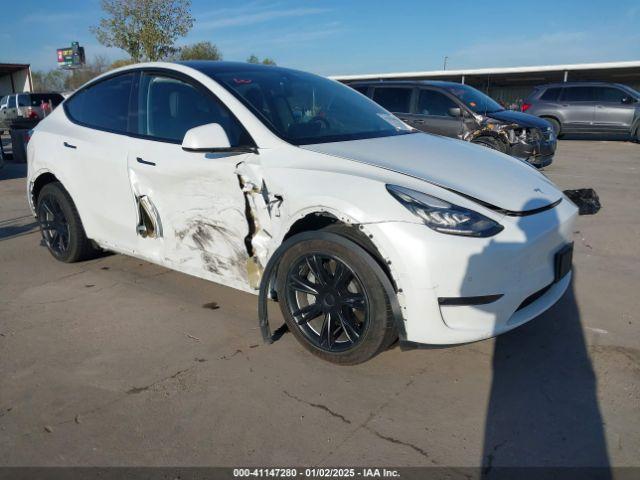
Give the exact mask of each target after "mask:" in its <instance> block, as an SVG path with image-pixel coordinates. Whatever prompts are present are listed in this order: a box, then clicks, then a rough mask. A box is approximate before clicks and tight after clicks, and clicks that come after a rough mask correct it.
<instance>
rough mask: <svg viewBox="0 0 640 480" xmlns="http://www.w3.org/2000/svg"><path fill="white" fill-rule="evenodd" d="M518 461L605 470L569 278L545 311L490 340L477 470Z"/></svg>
mask: <svg viewBox="0 0 640 480" xmlns="http://www.w3.org/2000/svg"><path fill="white" fill-rule="evenodd" d="M521 465H522V466H545V467H550V466H570V467H600V469H599V470H598V471H597V472H594V471H591V472H590V474H593V473H597V478H598V479H606V478H610V472H609V465H610V464H609V456H608V452H607V444H606V440H605V435H604V430H603V420H602V414H601V412H600V407H599V405H598V399H597V385H596V378H595V373H594V371H593V366H592V364H591V360H590V358H589V353H588V350H587V346H586V343H585V338H584V333H583V329H582V324H581V322H580V312H579V309H578V305H577V303H576V299H575V294H574V291H573V284H572V285H571V287H570V288H569V290H567V292H566V293H565V295H564V297H563V298H562V299H561V300H560V301H559V302H558V303H557V304H556V305H555V306H554V307H553V308H551V309H550V310H549V311H547V312H546V313H544V314H542V315H541V316H540V317H538V318H536V319H534V320H533V321H531V322H530V323H528V324H526V325H524V326H522V327H520V328H518V329H516V330H514V331H512V332H510V333H507V334H504V335H502V336H500V337H498V338H496V340H495V347H494V353H493V381H492V385H491V393H490V397H489V404H488V409H487V416H486V422H485V434H484V447H483V458H482V466H483V471H482V472H483V478H495V477H494V475H492V470H493V468H494V467H496V466H511V467H512V466H521ZM574 473H578V472H574ZM583 473H585V474H586V473H587V472H586V471H585V472H583ZM587 476H588V475H585V477H587ZM589 478H595V477H593V476H589Z"/></svg>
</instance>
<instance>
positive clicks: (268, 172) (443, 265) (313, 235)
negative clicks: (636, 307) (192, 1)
mask: <svg viewBox="0 0 640 480" xmlns="http://www.w3.org/2000/svg"><path fill="white" fill-rule="evenodd" d="M28 159H29V173H28V199H29V202H30V204H31V207H32V209H33V212H34V214H35V215H36V217H37V219H38V221H39V223H40V227H41V230H42V236H43V238H44V241H45V243H46V245H47V247H48V248H49V250H50V251H51V253H52V255H53V256H54V257H55V258H56V259H58V260H61V261H64V262H75V261H79V260H82V259H86V258H89V257H90V256H91V255H92V254H94V253H95V252H96V251H97V250H99V249H103V250H110V251H114V252H120V253H123V254H126V255H132V256H135V257H139V258H142V259H145V260H148V261H150V262H153V263H157V264H160V265H164V266H166V267H168V268H171V269H175V270H179V271H181V272H185V273H188V274H191V275H196V276H198V277H202V278H205V279H207V280H211V281H214V282H218V283H221V284H224V285H228V286H231V287H234V288H238V289H241V290H245V291H247V292H252V293H256V294H259V295H260V301H261V305H264V303H265V302H266V299H267V298H272V299H277V301H278V302H279V303H280V306H281V309H282V314H283V316H284V318H285V320H286V323H287V326H288V328H289V329H290V330H291V331H292V332H293V334H294V335H295V336H296V338H297V339H298V340H299V341H300V342H301V343H302V344H303V345H304V346H305V347H306V348H307V349H309V350H310V351H311V352H313V353H315V354H316V355H318V356H320V357H322V358H324V359H326V360H329V361H333V362H336V363H342V364H353V363H358V362H362V361H365V360H367V359H369V358H371V357H372V356H373V355H375V354H376V353H377V352H379V351H380V350H381V349H384V348H385V347H387V346H388V345H389V344H390V343H391V342H393V341H394V340H395V339H396V338H398V336H399V337H400V339H401V340H403V341H410V342H419V343H430V344H452V343H460V342H469V341H474V340H479V339H484V338H488V337H491V336H493V335H497V334H500V333H503V332H505V331H507V330H510V329H512V328H514V327H517V326H518V325H521V324H523V323H524V322H526V321H528V320H530V319H532V318H534V317H536V316H537V315H539V314H540V313H541V312H543V311H544V310H545V309H547V308H549V307H550V306H551V305H553V304H554V303H555V302H556V301H557V300H558V299H559V298H560V297H561V296H562V294H563V293H564V291H565V290H566V289H567V286H568V285H569V283H570V281H571V254H572V243H571V234H572V225H573V222H574V219H575V217H576V215H577V208H576V207H575V205H574V204H572V203H571V202H570V201H569V200H568V199H567V198H566V197H565V196H564V195H563V194H562V192H561V191H560V190H558V188H556V187H555V186H554V185H553V184H552V183H551V182H550V181H549V180H547V179H546V178H545V177H544V176H543V175H542V174H541V173H538V172H537V171H536V170H535V169H533V168H531V167H530V166H528V165H527V164H525V163H524V162H521V161H519V160H516V159H513V158H511V157H509V156H507V155H503V154H500V153H497V152H495V151H492V150H489V149H486V148H483V147H478V146H476V145H472V144H469V143H466V142H461V141H458V140H453V139H449V138H443V137H438V136H433V135H429V134H425V133H420V132H418V131H416V130H414V129H412V128H410V127H408V126H407V125H406V124H404V123H403V122H402V121H400V120H398V119H397V118H396V117H394V116H393V115H392V114H390V113H389V112H387V111H385V110H384V109H382V108H381V107H380V106H378V105H377V104H375V103H373V102H372V101H371V100H369V99H368V98H366V97H365V96H363V95H361V94H359V93H357V92H356V91H354V90H352V89H351V88H349V87H346V86H344V85H341V84H340V83H337V82H335V81H332V80H328V79H326V78H322V77H319V76H315V75H312V74H308V73H304V72H300V71H295V70H290V69H285V68H279V67H274V66H262V65H251V64H244V63H229V62H185V63H147V64H139V65H133V66H130V67H125V68H122V69H118V70H114V71H111V72H109V73H107V74H105V75H103V76H101V77H99V78H96V79H95V80H92V81H91V82H90V83H88V84H86V85H85V86H83V87H82V88H80V89H79V90H78V91H77V92H75V93H74V94H73V95H72V96H71V97H69V98H68V99H67V100H65V102H64V103H63V104H62V108H57V109H56V110H54V112H53V113H52V114H51V115H49V116H48V117H47V118H45V119H44V120H43V121H42V122H40V124H39V125H38V126H37V128H36V129H35V131H34V133H33V136H32V138H31V140H30V142H29V145H28ZM261 313H262V315H261V317H262V320H263V321H262V327H263V334H264V335H265V337H267V339H268V335H269V330H268V324H267V323H266V321H265V318H264V317H265V315H264V313H265V312H264V308H262V312H261Z"/></svg>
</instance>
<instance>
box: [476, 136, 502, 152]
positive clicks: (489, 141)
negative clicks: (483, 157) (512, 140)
mask: <svg viewBox="0 0 640 480" xmlns="http://www.w3.org/2000/svg"><path fill="white" fill-rule="evenodd" d="M471 143H475V144H476V145H481V146H483V147H486V148H490V149H491V150H497V151H498V152H501V153H505V152H506V151H507V146H506V145H505V144H504V143H503V142H502V141H501V140H498V139H497V138H494V137H486V136H482V137H478V138H475V139H473V140H472V141H471Z"/></svg>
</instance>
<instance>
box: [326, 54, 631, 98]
mask: <svg viewBox="0 0 640 480" xmlns="http://www.w3.org/2000/svg"><path fill="white" fill-rule="evenodd" d="M331 78H333V79H335V80H339V81H341V82H344V83H350V82H355V81H360V80H378V81H385V80H387V81H388V80H446V81H451V82H460V83H466V84H468V85H471V86H473V87H475V88H477V89H479V90H482V91H484V92H485V93H487V94H488V95H490V96H492V97H493V98H495V99H496V100H503V101H506V102H511V101H514V100H517V99H523V98H525V97H526V96H527V95H528V94H529V93H530V92H531V90H532V89H533V87H535V86H536V85H544V84H545V83H555V82H580V81H599V82H611V83H623V84H626V85H629V86H630V87H632V88H635V89H636V90H640V61H639V60H636V61H630V62H606V63H578V64H569V65H541V66H533V67H507V68H476V69H463V70H431V71H417V72H396V73H371V74H363V75H336V76H332V77H331Z"/></svg>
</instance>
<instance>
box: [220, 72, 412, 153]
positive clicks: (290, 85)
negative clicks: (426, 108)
mask: <svg viewBox="0 0 640 480" xmlns="http://www.w3.org/2000/svg"><path fill="white" fill-rule="evenodd" d="M212 76H213V78H214V79H215V80H217V81H218V82H219V83H221V84H222V85H223V86H224V87H226V88H227V89H228V90H230V91H231V92H232V93H233V94H234V95H235V96H236V97H238V98H239V99H240V100H241V101H242V102H243V103H244V104H245V105H246V106H247V107H249V108H250V109H251V110H252V111H253V112H254V113H256V114H257V115H258V116H259V117H260V118H261V119H262V120H263V122H264V123H265V124H266V125H267V126H268V127H269V128H270V129H271V130H273V131H274V132H275V133H276V134H277V135H278V136H279V137H281V138H283V139H284V140H286V141H288V142H290V143H292V144H294V145H307V144H313V143H327V142H340V141H346V140H359V139H363V138H376V137H388V136H392V135H402V134H406V133H412V132H413V131H414V130H413V129H412V128H411V127H409V126H408V125H406V124H405V123H403V122H402V121H401V120H400V119H398V118H397V117H395V116H394V115H392V114H391V113H389V112H387V111H386V110H384V109H383V108H382V107H380V106H379V105H378V104H376V103H374V102H373V101H371V100H369V99H368V98H367V97H365V96H364V95H361V94H360V93H358V92H356V91H355V90H353V89H352V88H349V87H347V86H345V85H342V84H341V83H338V82H335V81H332V80H328V79H326V78H323V77H319V76H316V75H312V74H309V73H304V72H298V71H294V70H288V69H283V68H278V67H268V68H265V67H262V68H258V69H256V70H245V69H243V70H242V71H238V72H229V71H225V72H218V73H214V74H213V75H212Z"/></svg>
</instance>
